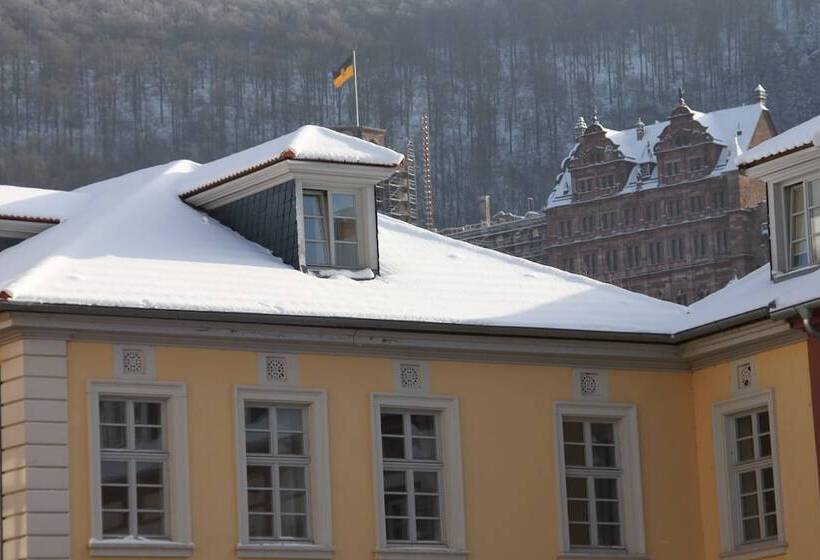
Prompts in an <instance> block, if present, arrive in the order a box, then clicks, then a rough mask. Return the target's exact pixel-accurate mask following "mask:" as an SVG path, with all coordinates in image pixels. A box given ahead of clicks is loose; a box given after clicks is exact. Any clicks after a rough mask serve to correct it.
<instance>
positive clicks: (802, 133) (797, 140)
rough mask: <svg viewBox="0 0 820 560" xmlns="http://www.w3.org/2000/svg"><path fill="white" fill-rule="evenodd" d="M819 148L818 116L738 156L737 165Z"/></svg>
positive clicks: (746, 164) (819, 122)
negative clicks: (812, 147)
mask: <svg viewBox="0 0 820 560" xmlns="http://www.w3.org/2000/svg"><path fill="white" fill-rule="evenodd" d="M809 146H816V147H820V115H818V116H816V117H814V118H813V119H809V120H807V121H806V122H804V123H800V124H798V125H797V126H795V127H792V128H790V129H788V130H786V131H784V132H781V133H780V134H778V135H777V136H774V137H772V138H769V139H768V140H765V141H764V142H761V143H760V144H758V145H757V146H755V147H754V148H751V149H750V150H748V151H746V152H744V153H742V154H740V155H739V156H738V157H737V164H738V165H740V166H746V167H748V166H750V165H752V164H754V163H756V162H760V161H761V160H763V159H767V158H770V157H773V156H776V155H778V154H782V153H785V152H789V151H792V150H796V149H799V148H803V147H809Z"/></svg>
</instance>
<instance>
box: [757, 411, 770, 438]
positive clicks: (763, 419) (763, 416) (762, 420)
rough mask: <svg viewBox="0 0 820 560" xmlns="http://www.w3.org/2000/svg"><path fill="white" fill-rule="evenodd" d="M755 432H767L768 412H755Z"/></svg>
mask: <svg viewBox="0 0 820 560" xmlns="http://www.w3.org/2000/svg"><path fill="white" fill-rule="evenodd" d="M757 432H758V433H759V434H766V433H768V432H769V413H768V412H759V413H758V414H757Z"/></svg>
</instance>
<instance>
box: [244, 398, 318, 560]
mask: <svg viewBox="0 0 820 560" xmlns="http://www.w3.org/2000/svg"><path fill="white" fill-rule="evenodd" d="M236 416H237V425H238V427H239V438H238V439H239V442H238V445H237V450H236V453H237V468H238V470H239V476H238V484H239V488H238V492H239V515H240V522H239V526H240V542H239V545H238V550H240V551H244V550H247V551H277V552H281V551H287V550H290V549H289V547H291V548H293V550H300V551H304V552H310V554H312V556H311V558H313V557H318V556H317V555H319V556H322V557H324V556H325V555H327V556H328V557H329V555H330V551H331V549H330V546H331V545H332V531H331V519H330V511H329V510H330V466H329V454H328V453H329V452H328V433H327V402H326V396H325V393H324V392H323V391H314V390H297V389H295V388H292V387H282V388H265V387H259V386H249V387H237V389H236Z"/></svg>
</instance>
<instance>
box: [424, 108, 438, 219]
mask: <svg viewBox="0 0 820 560" xmlns="http://www.w3.org/2000/svg"><path fill="white" fill-rule="evenodd" d="M421 152H422V158H423V160H424V227H426V228H427V229H429V230H435V221H434V219H433V172H432V170H431V169H430V115H427V114H425V115H424V117H422V119H421Z"/></svg>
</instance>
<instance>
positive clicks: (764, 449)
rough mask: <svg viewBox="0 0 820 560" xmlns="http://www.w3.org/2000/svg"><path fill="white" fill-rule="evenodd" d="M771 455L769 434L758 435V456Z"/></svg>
mask: <svg viewBox="0 0 820 560" xmlns="http://www.w3.org/2000/svg"><path fill="white" fill-rule="evenodd" d="M771 455H772V439H771V436H769V435H765V436H761V437H760V456H761V457H770V456H771Z"/></svg>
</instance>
